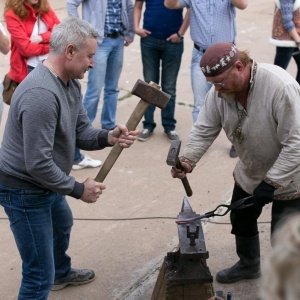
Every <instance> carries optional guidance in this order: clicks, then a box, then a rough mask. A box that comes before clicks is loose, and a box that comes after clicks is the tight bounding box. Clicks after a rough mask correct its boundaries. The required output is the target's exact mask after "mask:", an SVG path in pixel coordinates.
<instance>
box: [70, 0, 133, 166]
mask: <svg viewBox="0 0 300 300" xmlns="http://www.w3.org/2000/svg"><path fill="white" fill-rule="evenodd" d="M79 5H82V18H83V19H84V20H86V21H88V22H89V23H90V24H91V25H92V26H93V27H94V28H95V29H96V30H97V31H98V34H99V36H98V47H97V52H96V54H95V57H94V61H95V64H94V67H93V68H91V69H90V70H89V75H88V83H87V90H86V93H85V96H84V99H83V106H84V108H85V109H86V111H87V115H88V117H89V120H90V122H91V123H93V121H94V120H95V118H96V115H97V109H98V104H99V99H100V94H101V91H102V88H103V87H104V95H103V106H102V111H101V119H100V123H101V127H102V129H107V130H111V129H113V128H115V126H116V111H117V102H118V94H119V88H118V83H119V78H120V75H121V71H122V67H123V53H124V46H129V45H130V44H131V43H132V41H133V39H134V31H133V3H132V0H115V1H113V0H102V1H99V0H67V11H68V14H69V15H70V16H73V17H79V13H78V7H79ZM101 163H102V162H101V161H100V160H93V159H91V158H90V157H88V156H84V155H83V154H81V153H80V151H79V149H77V148H76V150H75V159H74V164H73V167H72V169H73V170H80V169H83V168H87V167H94V168H95V167H99V166H100V165H101Z"/></svg>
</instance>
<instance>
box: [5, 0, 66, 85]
mask: <svg viewBox="0 0 300 300" xmlns="http://www.w3.org/2000/svg"><path fill="white" fill-rule="evenodd" d="M4 17H5V21H6V27H7V30H8V31H9V33H10V36H11V56H10V71H9V73H8V76H9V77H10V78H11V79H13V80H15V81H17V82H19V83H20V82H21V81H22V80H23V79H24V78H25V77H26V75H27V74H28V71H31V70H32V69H33V68H34V67H35V66H36V65H37V64H38V62H39V61H42V60H43V59H45V58H46V57H45V55H47V54H48V53H49V42H50V36H51V32H52V30H53V27H54V26H55V25H56V24H59V23H60V21H59V19H58V18H57V16H56V14H55V12H54V11H53V10H52V8H51V7H50V5H49V3H48V1H47V0H25V1H23V0H7V1H6V3H5V9H4Z"/></svg>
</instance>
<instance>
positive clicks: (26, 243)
mask: <svg viewBox="0 0 300 300" xmlns="http://www.w3.org/2000/svg"><path fill="white" fill-rule="evenodd" d="M97 37H98V33H97V31H95V29H93V28H92V27H91V25H89V23H88V22H86V21H84V20H81V19H79V18H68V19H66V20H65V21H63V22H62V23H61V24H59V25H57V26H56V27H55V29H54V31H53V33H52V36H51V41H50V53H49V56H48V58H47V59H46V60H45V61H44V62H43V63H40V64H39V65H38V66H37V67H36V68H35V69H34V71H32V72H31V73H30V74H29V75H28V76H27V77H26V78H25V80H24V81H23V82H22V83H21V84H20V85H19V87H18V88H17V90H16V91H15V93H14V96H13V99H12V104H11V107H10V110H9V116H8V120H7V124H6V129H5V132H4V137H3V143H2V148H1V150H0V204H1V205H2V206H3V207H4V209H5V212H6V214H7V215H8V217H9V220H10V226H11V229H12V232H13V234H14V237H15V240H16V244H17V247H18V249H19V252H20V255H21V258H22V262H23V267H22V275H23V278H22V284H21V287H20V291H19V298H18V299H47V297H48V294H49V292H50V290H51V289H52V290H58V289H62V288H64V287H65V286H66V285H68V284H71V285H81V284H85V283H88V282H91V281H92V280H93V279H94V277H95V274H94V272H93V271H92V270H88V269H83V270H77V269H73V268H71V258H70V257H69V256H68V255H67V254H66V251H67V249H68V246H69V238H70V232H71V227H72V224H73V217H72V212H71V210H70V208H69V206H68V203H67V201H66V197H65V195H69V196H71V197H74V198H76V199H80V200H82V201H83V202H86V203H94V202H96V201H97V199H98V198H99V196H100V195H101V194H102V191H103V190H104V189H105V185H104V184H103V183H99V182H96V181H95V180H94V179H92V178H87V179H86V180H85V181H84V182H83V183H80V182H77V181H76V180H75V178H74V177H72V176H70V175H69V173H70V171H71V169H72V165H73V161H74V150H75V146H76V147H78V148H81V149H84V150H99V149H103V148H104V147H110V146H113V145H114V144H115V143H119V145H120V146H121V147H124V148H128V147H130V145H132V143H133V142H134V140H135V139H136V136H137V134H138V131H132V132H128V130H127V128H126V127H125V126H124V125H118V126H117V127H116V128H115V129H113V130H111V131H107V130H98V129H95V128H93V127H92V126H91V125H90V122H89V119H88V117H87V115H86V112H85V110H84V108H83V106H82V102H81V101H82V94H81V88H80V84H79V82H78V80H77V79H82V78H83V77H84V73H85V72H86V71H88V69H89V68H91V67H93V64H94V58H93V57H94V54H95V52H96V49H97Z"/></svg>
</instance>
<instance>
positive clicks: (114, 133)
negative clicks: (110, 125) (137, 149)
mask: <svg viewBox="0 0 300 300" xmlns="http://www.w3.org/2000/svg"><path fill="white" fill-rule="evenodd" d="M138 134H139V131H138V130H134V131H128V129H127V127H126V126H125V125H123V124H119V125H118V126H116V128H115V129H113V130H110V131H109V132H108V142H109V144H111V145H114V144H115V143H117V142H118V143H119V145H120V146H121V147H123V148H129V147H130V146H131V145H132V144H133V143H134V141H135V140H136V138H137V135H138Z"/></svg>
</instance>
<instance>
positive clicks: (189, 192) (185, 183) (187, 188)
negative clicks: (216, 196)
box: [181, 177, 193, 197]
mask: <svg viewBox="0 0 300 300" xmlns="http://www.w3.org/2000/svg"><path fill="white" fill-rule="evenodd" d="M181 182H182V184H183V186H184V189H185V192H186V194H187V196H188V197H191V196H192V195H193V191H192V189H191V186H190V184H189V181H188V179H187V177H184V178H182V179H181Z"/></svg>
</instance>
